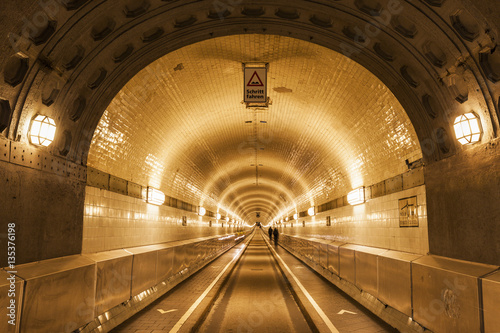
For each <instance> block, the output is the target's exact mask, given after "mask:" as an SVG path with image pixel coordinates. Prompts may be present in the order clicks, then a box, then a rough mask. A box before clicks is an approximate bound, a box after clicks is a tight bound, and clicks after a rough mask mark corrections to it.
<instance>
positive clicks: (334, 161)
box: [88, 34, 421, 217]
mask: <svg viewBox="0 0 500 333" xmlns="http://www.w3.org/2000/svg"><path fill="white" fill-rule="evenodd" d="M249 62H258V63H268V64H269V72H268V95H269V96H270V99H271V101H272V105H270V106H269V108H259V109H255V108H248V109H247V108H246V107H245V105H244V104H242V99H243V96H242V95H243V71H242V63H249ZM419 158H421V152H420V147H419V143H418V139H417V136H416V134H415V131H414V129H413V127H412V124H411V122H410V120H409V118H408V117H407V115H406V113H405V111H404V110H403V108H402V106H401V104H400V103H399V102H398V100H397V99H396V98H395V96H394V95H393V94H392V93H391V91H390V90H389V89H388V88H387V87H386V86H385V85H384V84H383V83H382V82H381V81H380V80H379V79H378V78H377V77H375V76H374V75H373V74H371V73H370V72H369V71H368V70H366V69H365V68H363V67H362V66H360V65H359V64H357V63H356V62H354V61H353V60H351V59H349V58H347V57H345V56H343V55H341V54H340V53H337V52H334V51H332V50H329V49H327V48H324V47H321V46H319V45H316V44H313V43H309V42H306V41H302V40H298V39H293V38H289V37H283V36H275V35H257V34H249V35H234V36H227V37H219V38H214V39H209V40H206V41H202V42H198V43H195V44H192V45H190V46H186V47H183V48H181V49H179V50H177V51H174V52H171V53H169V54H167V55H166V56H164V57H162V58H160V59H159V60H157V61H155V62H153V63H152V64H150V65H149V66H147V67H146V68H144V69H143V70H142V71H140V72H139V73H138V74H137V75H136V76H135V77H134V78H133V79H131V80H130V81H129V82H128V83H127V84H126V85H125V86H124V87H123V89H122V90H121V91H120V92H119V93H118V95H117V96H116V97H115V98H114V99H113V101H112V102H111V104H110V105H109V106H108V108H107V110H106V112H105V113H104V115H103V116H102V118H101V121H100V123H99V125H98V127H97V129H96V131H95V134H94V137H93V140H92V145H91V148H90V152H89V156H88V165H89V166H91V167H95V168H97V169H100V170H103V171H105V172H109V173H111V174H113V175H115V176H118V177H122V178H125V179H128V180H131V181H133V182H136V183H139V184H142V185H150V186H154V187H157V188H159V189H161V190H162V191H163V192H165V194H167V195H170V196H172V197H176V198H179V199H181V200H184V201H187V202H191V203H193V204H199V205H203V206H205V207H206V208H207V209H211V210H213V211H216V210H217V207H221V208H223V209H228V207H237V209H238V211H234V213H235V214H237V215H239V216H240V217H242V216H250V215H249V211H248V209H250V210H251V211H259V210H262V211H268V212H272V213H276V210H277V207H279V209H280V210H281V212H282V213H287V212H289V211H291V210H292V209H293V210H295V209H298V210H303V209H304V208H307V207H309V206H310V205H317V204H321V203H322V202H324V201H327V200H329V199H333V198H335V197H337V196H340V195H344V194H345V193H346V192H347V191H349V190H351V189H352V188H355V187H357V186H361V185H369V184H373V183H376V182H378V181H381V180H383V179H386V178H388V177H391V176H393V175H395V174H398V173H401V172H402V171H404V169H405V168H406V166H405V159H409V160H410V161H413V160H416V159H419ZM249 192H252V193H256V195H257V196H258V195H259V193H260V194H261V195H262V197H265V198H269V197H270V198H276V200H275V201H274V203H272V204H271V203H270V204H269V205H268V206H266V204H265V201H262V200H261V201H256V202H253V203H252V202H250V203H248V205H247V206H245V205H240V204H239V203H238V201H239V198H241V197H245V195H246V194H247V193H249ZM280 198H282V199H280ZM247 200H248V198H247ZM245 207H251V208H245Z"/></svg>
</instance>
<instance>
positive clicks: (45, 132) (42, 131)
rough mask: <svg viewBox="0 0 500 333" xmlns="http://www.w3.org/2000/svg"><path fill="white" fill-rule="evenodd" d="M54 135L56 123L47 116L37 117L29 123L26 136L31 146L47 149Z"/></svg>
mask: <svg viewBox="0 0 500 333" xmlns="http://www.w3.org/2000/svg"><path fill="white" fill-rule="evenodd" d="M55 135H56V123H55V122H54V120H52V119H51V118H49V117H47V116H42V115H40V114H39V115H37V116H36V117H35V118H33V120H32V121H31V126H30V131H29V134H28V137H29V140H30V142H31V143H32V144H34V145H38V146H44V147H47V146H48V145H50V144H51V143H52V141H54V137H55Z"/></svg>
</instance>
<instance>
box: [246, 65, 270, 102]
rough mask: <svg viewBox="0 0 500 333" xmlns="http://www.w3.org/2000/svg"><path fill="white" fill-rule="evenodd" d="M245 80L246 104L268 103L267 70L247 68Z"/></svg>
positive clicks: (263, 68)
mask: <svg viewBox="0 0 500 333" xmlns="http://www.w3.org/2000/svg"><path fill="white" fill-rule="evenodd" d="M244 80H245V81H244V84H245V85H244V92H243V95H244V97H243V101H244V102H246V103H265V102H267V70H266V68H265V67H245V75H244Z"/></svg>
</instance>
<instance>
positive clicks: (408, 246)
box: [280, 185, 429, 254]
mask: <svg viewBox="0 0 500 333" xmlns="http://www.w3.org/2000/svg"><path fill="white" fill-rule="evenodd" d="M413 196H416V197H417V205H418V209H417V213H418V224H419V225H418V227H400V226H399V207H398V202H399V199H402V198H408V197H413ZM327 216H330V219H331V225H330V226H327V225H326V218H327ZM302 221H304V222H305V226H303V224H302ZM285 225H286V226H282V227H280V231H281V232H283V233H284V234H288V235H300V236H309V237H317V238H326V239H331V240H337V241H342V242H346V243H353V244H360V245H366V246H375V247H383V248H388V249H392V250H397V251H406V252H413V253H419V254H427V252H428V251H429V242H428V228H427V203H426V186H425V185H421V186H418V187H414V188H411V189H408V190H404V191H400V192H396V193H392V194H389V195H385V196H382V197H378V198H373V199H370V200H369V201H367V202H366V203H364V204H363V205H358V206H350V205H347V206H343V207H340V208H336V209H333V210H329V211H326V212H322V213H319V214H317V215H315V216H313V217H304V218H299V220H298V223H297V222H295V221H294V223H293V227H291V225H292V224H291V223H286V224H285Z"/></svg>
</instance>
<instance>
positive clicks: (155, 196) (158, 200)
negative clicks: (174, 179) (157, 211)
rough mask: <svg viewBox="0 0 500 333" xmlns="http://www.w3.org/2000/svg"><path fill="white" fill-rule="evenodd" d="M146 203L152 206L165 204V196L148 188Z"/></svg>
mask: <svg viewBox="0 0 500 333" xmlns="http://www.w3.org/2000/svg"><path fill="white" fill-rule="evenodd" d="M147 202H148V203H150V204H153V205H158V206H159V205H162V204H163V203H164V202H165V194H164V193H163V192H162V191H160V190H157V189H155V188H152V187H148V195H147Z"/></svg>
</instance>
